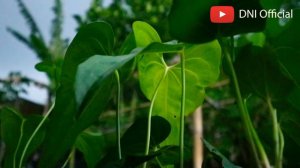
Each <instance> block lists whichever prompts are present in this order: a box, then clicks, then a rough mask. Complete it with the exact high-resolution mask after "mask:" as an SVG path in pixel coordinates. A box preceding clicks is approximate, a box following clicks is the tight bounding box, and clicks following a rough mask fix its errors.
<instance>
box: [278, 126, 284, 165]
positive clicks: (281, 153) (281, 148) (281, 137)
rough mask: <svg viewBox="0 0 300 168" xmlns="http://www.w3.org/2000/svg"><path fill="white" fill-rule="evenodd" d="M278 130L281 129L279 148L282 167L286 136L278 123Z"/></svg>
mask: <svg viewBox="0 0 300 168" xmlns="http://www.w3.org/2000/svg"><path fill="white" fill-rule="evenodd" d="M278 131H279V144H280V149H279V158H280V159H279V161H280V163H279V165H280V168H281V167H282V160H283V149H284V136H283V133H282V130H281V128H280V125H278Z"/></svg>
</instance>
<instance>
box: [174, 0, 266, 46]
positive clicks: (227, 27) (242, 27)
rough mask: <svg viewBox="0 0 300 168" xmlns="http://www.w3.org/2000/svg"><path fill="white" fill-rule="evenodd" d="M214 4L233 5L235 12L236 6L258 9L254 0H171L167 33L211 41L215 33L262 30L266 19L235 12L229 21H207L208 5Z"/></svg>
mask: <svg viewBox="0 0 300 168" xmlns="http://www.w3.org/2000/svg"><path fill="white" fill-rule="evenodd" d="M214 5H221V6H233V7H234V9H235V13H238V12H239V10H240V9H245V10H257V11H258V10H260V9H262V7H261V5H260V3H259V1H258V0H250V1H249V0H240V1H234V0H230V1H228V0H210V1H204V0H203V1H192V0H174V1H173V5H172V8H171V11H170V15H169V22H170V26H169V27H170V33H171V35H172V36H173V37H175V38H177V39H179V40H182V41H184V42H189V43H204V42H208V41H212V40H214V39H216V38H217V36H232V35H236V34H241V33H248V32H257V31H262V30H264V27H265V21H266V19H261V18H244V19H240V18H238V17H237V14H236V15H235V16H236V17H235V20H234V22H233V23H231V24H215V23H211V21H210V8H211V6H214Z"/></svg>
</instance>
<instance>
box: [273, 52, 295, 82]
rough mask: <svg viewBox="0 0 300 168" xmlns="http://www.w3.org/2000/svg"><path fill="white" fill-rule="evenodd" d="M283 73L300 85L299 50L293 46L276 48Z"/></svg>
mask: <svg viewBox="0 0 300 168" xmlns="http://www.w3.org/2000/svg"><path fill="white" fill-rule="evenodd" d="M276 53H277V55H278V60H279V64H280V67H281V69H282V71H283V73H285V74H286V76H287V77H288V78H290V79H291V80H293V81H294V82H295V84H297V85H298V86H300V71H299V66H300V52H299V50H296V49H294V48H279V49H278V50H276Z"/></svg>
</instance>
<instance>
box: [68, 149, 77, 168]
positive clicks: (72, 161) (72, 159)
mask: <svg viewBox="0 0 300 168" xmlns="http://www.w3.org/2000/svg"><path fill="white" fill-rule="evenodd" d="M75 152H76V150H75V149H74V148H73V149H72V151H71V153H70V160H69V168H75Z"/></svg>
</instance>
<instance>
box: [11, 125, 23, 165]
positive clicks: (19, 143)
mask: <svg viewBox="0 0 300 168" xmlns="http://www.w3.org/2000/svg"><path fill="white" fill-rule="evenodd" d="M24 123H25V120H24V119H23V120H22V123H21V128H20V137H19V141H18V144H17V147H16V151H15V153H14V163H13V167H14V168H16V167H17V165H16V159H17V153H18V150H19V148H20V145H21V141H22V138H23V127H24ZM21 164H22V162H21V163H19V165H20V166H19V167H21Z"/></svg>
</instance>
